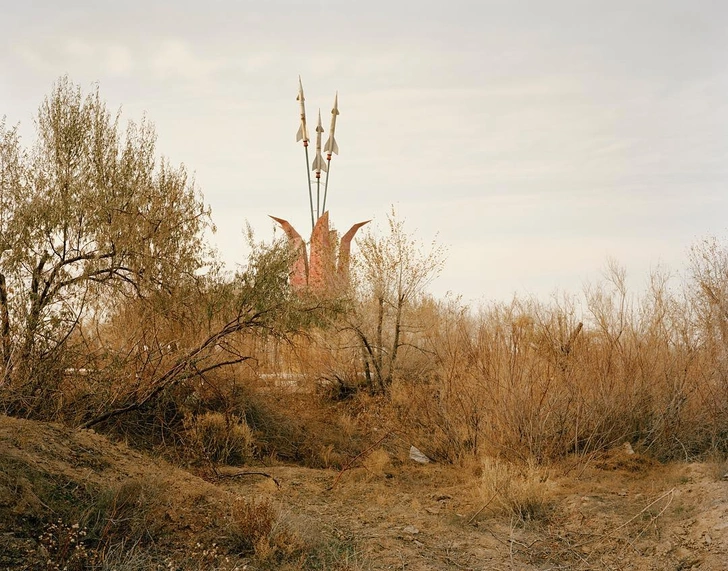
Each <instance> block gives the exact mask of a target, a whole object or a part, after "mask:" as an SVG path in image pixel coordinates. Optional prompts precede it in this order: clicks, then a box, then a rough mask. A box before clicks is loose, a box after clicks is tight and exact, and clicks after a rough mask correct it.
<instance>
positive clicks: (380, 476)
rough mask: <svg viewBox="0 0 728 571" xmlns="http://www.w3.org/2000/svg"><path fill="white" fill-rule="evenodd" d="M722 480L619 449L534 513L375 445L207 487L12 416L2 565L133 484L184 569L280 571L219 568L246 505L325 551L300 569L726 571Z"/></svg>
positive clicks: (556, 488) (4, 445) (712, 471)
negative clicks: (220, 550) (350, 456)
mask: <svg viewBox="0 0 728 571" xmlns="http://www.w3.org/2000/svg"><path fill="white" fill-rule="evenodd" d="M484 470H485V471H484ZM241 472H263V473H265V474H267V475H268V476H270V477H266V476H264V475H261V474H251V473H248V474H241ZM726 472H728V467H727V466H726V465H725V464H722V465H720V464H709V463H704V464H671V465H660V464H657V463H655V462H653V461H650V460H649V459H647V458H644V457H641V456H639V455H638V454H633V455H630V454H627V453H626V452H623V451H622V450H616V451H614V452H613V453H611V454H608V455H604V456H602V457H598V458H592V459H589V460H588V461H587V460H585V459H580V460H579V461H576V460H574V461H572V462H565V463H564V464H562V465H559V466H554V467H550V468H548V469H547V470H546V469H544V470H542V471H541V472H540V474H541V477H539V478H538V479H537V480H534V482H533V486H535V487H536V488H538V498H539V501H540V502H541V503H540V504H539V506H540V507H541V508H543V509H540V510H530V511H529V510H528V509H523V506H522V505H521V504H518V506H519V508H518V509H508V508H507V505H506V503H504V502H502V501H499V500H500V499H501V498H496V497H495V496H496V495H498V493H499V492H496V494H495V495H493V494H491V493H490V492H489V491H488V490H489V488H488V486H486V485H485V483H484V482H486V481H487V480H488V477H489V476H488V473H487V466H486V467H485V468H484V466H483V465H482V464H480V463H477V464H475V463H473V464H472V465H469V466H461V467H454V466H444V465H438V464H434V463H433V464H427V465H420V464H416V463H414V462H410V461H408V460H407V458H406V456H405V455H403V454H397V453H396V451H392V450H389V452H385V451H383V450H378V451H375V453H373V454H372V455H371V456H370V457H368V458H365V459H363V461H362V463H361V465H357V466H356V467H354V468H353V469H351V470H349V471H347V472H345V473H344V474H339V473H338V472H335V471H331V470H313V469H306V468H300V467H293V466H268V467H264V468H261V467H257V468H238V467H235V468H233V467H221V468H218V470H217V474H216V475H215V476H214V478H210V479H214V481H206V480H203V479H202V478H199V477H196V476H194V475H192V474H190V473H189V472H185V471H183V470H181V469H179V468H175V467H173V466H171V465H168V464H166V463H164V462H162V461H160V460H157V459H152V458H149V457H147V456H145V455H143V454H140V453H138V452H135V451H133V450H130V449H128V448H126V447H125V446H123V445H117V444H113V443H111V442H109V441H108V440H107V439H105V438H104V437H102V436H100V435H98V434H95V433H93V432H91V431H75V430H70V429H66V428H63V427H59V426H57V425H52V424H43V423H34V422H29V421H21V420H16V419H11V418H7V417H0V525H1V526H2V529H0V568H8V569H16V568H17V569H24V568H27V569H30V568H33V567H31V566H28V564H27V563H26V561H28V559H27V554H28V553H31V554H38V553H40V554H41V555H42V554H43V553H42V548H43V545H42V544H41V543H42V542H39V541H38V538H37V537H35V536H33V535H31V533H30V532H31V531H33V530H35V529H36V527H34V524H37V522H39V521H41V520H43V521H48V520H50V519H52V518H53V517H55V516H56V515H59V516H62V517H66V516H69V515H70V514H73V513H74V512H73V503H74V502H76V503H77V504H81V503H84V502H86V503H93V502H89V498H88V497H87V496H94V495H95V494H96V495H98V494H99V493H101V492H100V491H103V490H106V489H111V488H116V489H118V487H119V486H120V485H123V484H124V483H125V482H129V481H135V482H143V483H144V486H148V485H153V486H156V489H157V490H159V491H158V498H157V501H156V502H153V503H152V506H151V507H150V508H149V514H148V516H147V520H145V521H146V524H145V525H148V526H150V528H154V529H153V531H154V536H155V538H156V539H155V543H154V546H155V549H157V551H158V552H159V553H160V554H165V553H166V554H168V555H169V557H170V558H172V559H174V561H177V562H180V561H183V560H184V559H185V557H186V558H187V559H188V560H190V561H191V560H195V561H196V562H197V563H196V564H195V565H196V566H187V567H184V568H195V569H213V568H218V569H223V568H224V569H233V568H235V566H237V567H238V568H239V569H243V568H246V569H250V570H253V569H260V568H276V567H271V565H270V564H266V563H265V562H262V561H261V560H260V559H255V558H252V557H248V558H244V557H240V558H238V559H235V558H233V559H230V563H229V565H228V566H225V565H223V564H222V562H221V561H222V560H217V559H216V560H215V561H214V562H211V560H210V555H209V551H210V550H213V549H217V547H213V544H215V545H216V546H217V545H223V546H224V545H228V544H227V543H226V539H227V538H228V536H229V527H228V522H227V518H228V515H229V506H230V505H231V504H233V503H234V502H236V501H239V500H240V499H241V498H243V499H248V500H252V499H254V500H255V501H258V502H260V501H265V500H269V501H270V502H271V504H272V505H273V506H274V507H275V508H276V510H277V511H278V513H279V514H280V518H281V522H284V523H285V524H286V525H287V526H289V527H290V528H291V529H293V530H295V532H296V534H297V535H298V536H299V537H301V538H302V539H303V541H304V542H305V544H306V545H308V546H314V545H315V546H316V549H315V552H313V551H310V550H309V551H308V552H307V551H306V550H304V551H303V552H302V554H301V555H300V557H297V558H294V560H287V562H286V565H287V566H288V568H291V569H292V568H297V569H351V570H354V569H361V570H365V569H371V570H384V569H407V570H445V569H465V570H467V569H470V570H484V569H493V570H547V569H574V570H592V569H593V570H608V569H610V570H611V569H614V570H639V571H643V570H644V571H646V570H652V569H655V570H657V569H659V570H660V571H668V570H675V571H677V570H687V569H695V570H706V571H707V570H715V571H718V570H721V571H723V570H726V569H728V481H726V478H725V473H726ZM274 479H275V480H274ZM144 486H142V489H144ZM519 489H521V488H519ZM523 489H525V488H523ZM529 490H531V488H529ZM520 493H522V494H526V493H532V491H531V492H524V491H521V492H520ZM502 495H505V492H503V494H502ZM91 499H92V500H93V497H92V498H91ZM504 506H505V507H504ZM160 538H161V539H160ZM200 546H203V547H204V546H207V547H206V551H207V552H208V553H206V554H205V555H203V554H202V551H201V549H202V548H201V547H200ZM226 549H227V548H226ZM327 550H328V551H327ZM324 551H327V553H324ZM205 557H207V558H208V559H205ZM231 557H232V554H231ZM24 558H25V559H24ZM195 558H196V559H195ZM38 560H39V559H38ZM160 561H161V559H160ZM206 561H207V562H208V563H209V564H206V563H205V562H206ZM213 563H214V565H213ZM160 565H161V563H160ZM180 565H181V563H180ZM266 565H267V567H266ZM35 568H44V567H35ZM131 568H132V567H130V566H127V567H126V569H131ZM136 568H138V569H142V568H144V567H143V566H138V567H136ZM147 568H153V567H152V566H151V565H148V567H147Z"/></svg>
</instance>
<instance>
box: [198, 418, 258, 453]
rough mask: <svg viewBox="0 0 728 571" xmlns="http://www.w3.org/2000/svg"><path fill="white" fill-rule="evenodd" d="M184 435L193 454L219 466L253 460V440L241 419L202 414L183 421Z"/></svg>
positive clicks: (246, 425)
mask: <svg viewBox="0 0 728 571" xmlns="http://www.w3.org/2000/svg"><path fill="white" fill-rule="evenodd" d="M184 424H185V428H186V431H187V435H188V437H189V439H190V441H191V443H192V446H193V449H194V450H199V452H200V454H201V455H202V457H203V458H204V459H206V460H209V461H211V462H215V463H220V464H230V465H236V464H244V463H245V462H247V461H249V460H250V459H251V458H252V457H253V451H254V443H255V436H254V434H253V431H252V430H251V429H250V427H249V426H248V424H247V423H246V422H245V419H244V418H241V417H238V416H235V415H229V416H228V415H224V414H222V413H219V412H206V413H204V414H202V415H199V416H190V417H187V418H186V419H185V423H184Z"/></svg>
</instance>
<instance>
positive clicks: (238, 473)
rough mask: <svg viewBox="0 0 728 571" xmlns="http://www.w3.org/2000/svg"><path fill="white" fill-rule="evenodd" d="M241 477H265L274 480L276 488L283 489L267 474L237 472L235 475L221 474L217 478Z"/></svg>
mask: <svg viewBox="0 0 728 571" xmlns="http://www.w3.org/2000/svg"><path fill="white" fill-rule="evenodd" d="M241 476H264V477H266V478H270V479H271V480H273V483H274V484H275V485H276V486H278V487H279V488H280V487H281V483H280V482H279V481H278V480H276V479H275V478H274V477H273V476H271V475H270V474H267V473H266V472H235V473H234V474H220V473H217V478H218V479H223V478H239V477H241Z"/></svg>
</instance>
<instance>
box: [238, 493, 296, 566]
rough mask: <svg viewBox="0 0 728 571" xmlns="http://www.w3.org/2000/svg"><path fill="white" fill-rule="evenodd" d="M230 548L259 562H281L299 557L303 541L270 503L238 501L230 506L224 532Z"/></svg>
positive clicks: (266, 501)
mask: <svg viewBox="0 0 728 571" xmlns="http://www.w3.org/2000/svg"><path fill="white" fill-rule="evenodd" d="M228 541H229V545H230V549H231V550H232V551H235V552H236V553H238V554H240V555H254V556H255V558H256V559H257V560H259V561H261V562H268V563H273V562H281V561H283V560H286V559H290V558H292V557H294V556H296V555H297V554H300V553H301V552H302V551H303V549H304V547H305V545H304V542H303V540H302V539H301V538H300V537H299V536H298V534H296V533H295V532H294V531H292V530H291V529H290V528H289V527H288V526H287V525H286V524H285V523H284V522H283V521H282V520H281V517H280V516H279V514H278V513H277V511H276V510H275V508H274V507H273V506H272V505H271V503H270V500H262V501H260V502H255V501H246V500H238V501H236V502H235V504H234V505H233V506H232V512H231V523H230V527H229V530H228Z"/></svg>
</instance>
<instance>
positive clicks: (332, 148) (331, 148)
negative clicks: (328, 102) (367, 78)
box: [324, 91, 339, 161]
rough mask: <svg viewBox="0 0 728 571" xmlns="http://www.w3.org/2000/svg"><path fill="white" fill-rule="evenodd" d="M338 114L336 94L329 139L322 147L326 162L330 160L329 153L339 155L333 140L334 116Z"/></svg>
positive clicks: (337, 93)
mask: <svg viewBox="0 0 728 571" xmlns="http://www.w3.org/2000/svg"><path fill="white" fill-rule="evenodd" d="M338 114H339V92H338V91H337V92H336V96H335V97H334V108H333V109H332V110H331V127H330V128H329V138H328V140H327V141H326V145H324V151H326V152H327V153H328V156H327V157H326V160H328V161H330V160H331V153H336V154H337V155H338V154H339V145H337V144H336V139H334V132H335V131H336V116H337V115H338Z"/></svg>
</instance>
